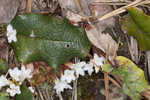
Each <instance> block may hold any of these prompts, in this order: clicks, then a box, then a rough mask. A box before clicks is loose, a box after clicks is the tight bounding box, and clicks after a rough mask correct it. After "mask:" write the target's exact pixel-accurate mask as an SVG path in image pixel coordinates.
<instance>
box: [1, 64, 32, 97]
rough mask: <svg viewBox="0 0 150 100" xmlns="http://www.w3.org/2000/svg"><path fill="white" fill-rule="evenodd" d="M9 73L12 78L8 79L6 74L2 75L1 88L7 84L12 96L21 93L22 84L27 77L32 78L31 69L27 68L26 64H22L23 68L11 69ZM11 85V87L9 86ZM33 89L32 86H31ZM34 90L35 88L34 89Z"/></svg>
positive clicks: (7, 90)
mask: <svg viewBox="0 0 150 100" xmlns="http://www.w3.org/2000/svg"><path fill="white" fill-rule="evenodd" d="M8 73H9V75H10V77H11V78H9V79H7V78H6V77H5V76H4V75H1V76H0V90H1V89H2V88H3V87H5V86H7V89H6V92H8V93H9V94H10V96H12V97H13V96H15V95H16V94H20V93H21V91H20V85H21V84H22V82H23V81H24V80H25V79H31V78H32V71H31V69H26V68H25V66H24V65H22V67H21V70H19V69H18V67H15V68H14V69H9V70H8ZM8 86H9V88H8ZM30 90H31V88H30ZM32 90H33V89H32Z"/></svg>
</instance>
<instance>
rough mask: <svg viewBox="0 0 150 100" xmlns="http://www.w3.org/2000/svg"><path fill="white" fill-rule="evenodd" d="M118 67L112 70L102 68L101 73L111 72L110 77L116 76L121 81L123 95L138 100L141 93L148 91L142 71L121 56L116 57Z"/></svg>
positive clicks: (110, 68) (149, 87)
mask: <svg viewBox="0 0 150 100" xmlns="http://www.w3.org/2000/svg"><path fill="white" fill-rule="evenodd" d="M116 62H117V63H118V65H117V66H118V67H117V68H114V69H113V70H112V67H110V66H109V67H108V66H104V67H108V68H103V71H106V72H107V71H111V70H112V72H111V74H112V75H117V76H119V77H121V79H122V80H123V84H122V89H123V92H124V93H125V94H127V95H128V96H130V97H131V98H132V99H133V100H140V97H141V93H142V92H144V91H146V90H148V89H150V86H149V85H148V82H147V81H146V79H145V76H144V71H143V70H141V69H140V68H139V67H138V66H136V64H134V63H133V62H132V61H131V60H129V59H128V58H126V57H123V56H117V57H116Z"/></svg>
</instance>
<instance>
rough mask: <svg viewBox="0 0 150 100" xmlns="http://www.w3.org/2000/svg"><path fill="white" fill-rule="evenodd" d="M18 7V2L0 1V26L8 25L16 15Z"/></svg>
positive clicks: (10, 0) (14, 0) (15, 0)
mask: <svg viewBox="0 0 150 100" xmlns="http://www.w3.org/2000/svg"><path fill="white" fill-rule="evenodd" d="M18 6H19V2H18V0H13V1H12V0H1V1H0V13H1V14H0V24H3V23H9V22H10V21H11V20H12V19H13V18H14V16H15V15H16V12H17V9H18Z"/></svg>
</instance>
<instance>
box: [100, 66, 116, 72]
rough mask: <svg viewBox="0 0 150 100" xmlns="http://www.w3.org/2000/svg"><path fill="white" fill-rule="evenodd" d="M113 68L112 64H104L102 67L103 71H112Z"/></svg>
mask: <svg viewBox="0 0 150 100" xmlns="http://www.w3.org/2000/svg"><path fill="white" fill-rule="evenodd" d="M112 70H113V68H112V66H111V64H104V65H103V67H102V71H104V72H108V73H109V72H111V71H112Z"/></svg>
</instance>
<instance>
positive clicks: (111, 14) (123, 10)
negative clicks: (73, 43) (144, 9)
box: [98, 0, 141, 21]
mask: <svg viewBox="0 0 150 100" xmlns="http://www.w3.org/2000/svg"><path fill="white" fill-rule="evenodd" d="M139 2H141V0H135V1H134V2H132V3H130V4H129V5H126V6H123V7H121V8H119V9H116V10H114V11H112V12H110V13H108V14H106V15H104V16H102V17H100V18H99V19H98V20H99V21H102V20H104V19H107V18H109V17H112V16H114V15H117V14H120V13H122V12H125V11H126V10H125V9H126V8H128V7H129V6H133V5H136V4H138V3H139ZM136 6H137V5H136Z"/></svg>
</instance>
